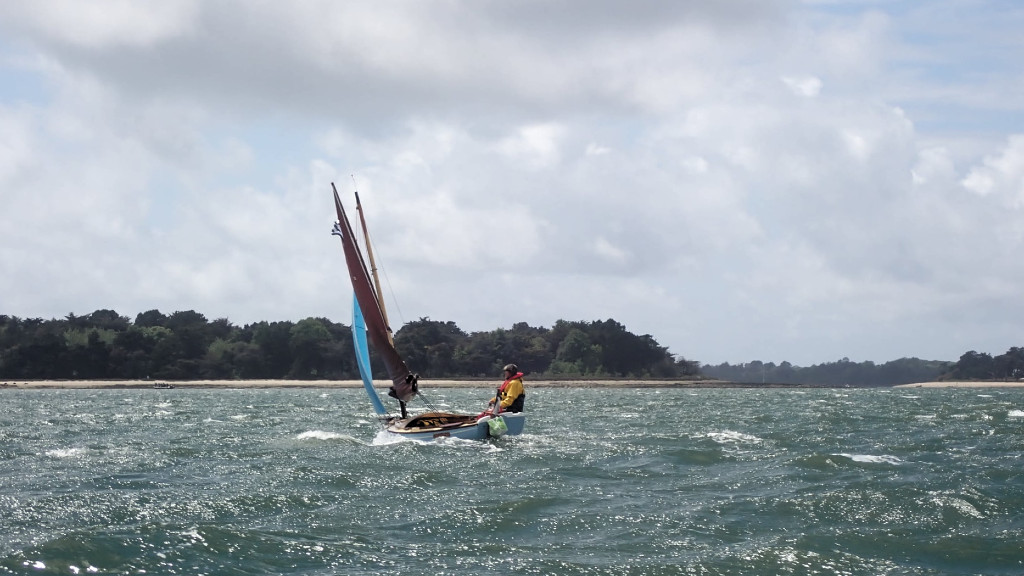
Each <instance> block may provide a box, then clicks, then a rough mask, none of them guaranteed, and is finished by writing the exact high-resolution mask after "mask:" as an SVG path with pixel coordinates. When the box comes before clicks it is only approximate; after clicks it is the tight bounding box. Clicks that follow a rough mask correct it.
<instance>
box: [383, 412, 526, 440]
mask: <svg viewBox="0 0 1024 576" xmlns="http://www.w3.org/2000/svg"><path fill="white" fill-rule="evenodd" d="M501 417H502V418H503V419H504V420H505V426H507V427H508V431H507V432H506V433H505V434H506V435H516V434H522V433H523V427H524V426H525V424H526V415H525V414H524V413H522V412H517V413H514V414H502V415H501ZM488 420H489V418H484V419H483V420H480V421H477V419H476V416H473V415H467V414H452V413H449V412H427V413H425V414H420V415H418V416H414V417H412V418H407V419H405V420H399V421H397V422H395V423H392V424H390V425H389V426H388V427H387V431H388V432H390V433H392V434H396V435H398V436H401V437H402V438H410V439H413V440H420V441H431V440H436V439H438V438H461V439H463V440H486V439H487V438H489V437H490V428H489V426H488V424H487V421H488Z"/></svg>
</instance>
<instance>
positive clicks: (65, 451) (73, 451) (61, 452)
mask: <svg viewBox="0 0 1024 576" xmlns="http://www.w3.org/2000/svg"><path fill="white" fill-rule="evenodd" d="M84 453H85V448H56V449H54V450H47V451H46V452H43V454H45V455H46V456H49V457H50V458H71V457H74V456H78V455H80V454H84Z"/></svg>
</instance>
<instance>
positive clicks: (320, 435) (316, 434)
mask: <svg viewBox="0 0 1024 576" xmlns="http://www.w3.org/2000/svg"><path fill="white" fill-rule="evenodd" d="M297 438H298V439H299V440H310V439H312V440H337V439H339V438H352V437H351V436H349V435H347V434H338V433H337V432H326V431H324V430H309V431H307V432H303V433H302V434H299V435H298V436H297Z"/></svg>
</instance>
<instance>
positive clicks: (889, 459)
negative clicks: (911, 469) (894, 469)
mask: <svg viewBox="0 0 1024 576" xmlns="http://www.w3.org/2000/svg"><path fill="white" fill-rule="evenodd" d="M836 456H842V457H843V458H849V459H850V460H853V461H854V462H862V463H866V464H893V465H898V464H902V463H903V461H902V460H900V459H899V458H897V457H895V456H889V455H888V454H883V455H881V456H876V455H874V454H836Z"/></svg>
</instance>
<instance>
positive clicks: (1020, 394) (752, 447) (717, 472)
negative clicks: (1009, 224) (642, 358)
mask: <svg viewBox="0 0 1024 576" xmlns="http://www.w3.org/2000/svg"><path fill="white" fill-rule="evenodd" d="M527 384H528V383H527ZM489 395H490V390H489V389H479V390H460V389H441V390H435V391H433V392H431V393H430V395H429V397H428V398H429V400H430V401H431V403H432V404H433V405H434V406H435V407H439V408H452V409H456V410H465V411H475V410H477V409H480V408H482V407H483V406H484V405H485V404H486V400H487V398H488V396H489ZM0 403H2V404H0V405H2V408H0V573H11V574H211V575H219V574H314V575H316V574H403V575H421V574H422V575H427V574H429V575H444V574H452V575H454V574H459V575H466V574H509V573H514V574H580V575H584V574H585V575H588V576H591V575H605V574H609V575H610V574H635V575H662V574H694V575H716V574H723V575H724V574H735V575H741V574H742V575H752V574H764V575H777V574H796V575H800V574H808V575H809V574H851V575H860V574H863V575H879V574H900V575H903V574H985V575H996V574H1022V573H1024V458H1022V450H1024V390H1021V389H995V388H992V389H740V390H735V389H728V390H727V389H532V390H531V389H529V388H528V399H527V409H528V411H529V419H528V421H527V433H526V434H524V435H522V436H517V437H504V438H501V439H498V440H493V441H488V442H470V441H459V440H446V441H441V442H438V443H431V444H423V443H416V442H411V441H396V440H395V439H393V438H390V437H388V436H387V435H386V434H383V433H381V432H380V430H379V427H378V424H377V422H376V420H375V419H374V417H373V415H372V414H371V413H370V412H369V411H368V410H369V403H368V401H367V400H366V398H365V396H363V393H362V391H360V390H353V389H299V390H295V389H233V390H211V389H184V388H178V389H173V390H12V389H7V390H0Z"/></svg>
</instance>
